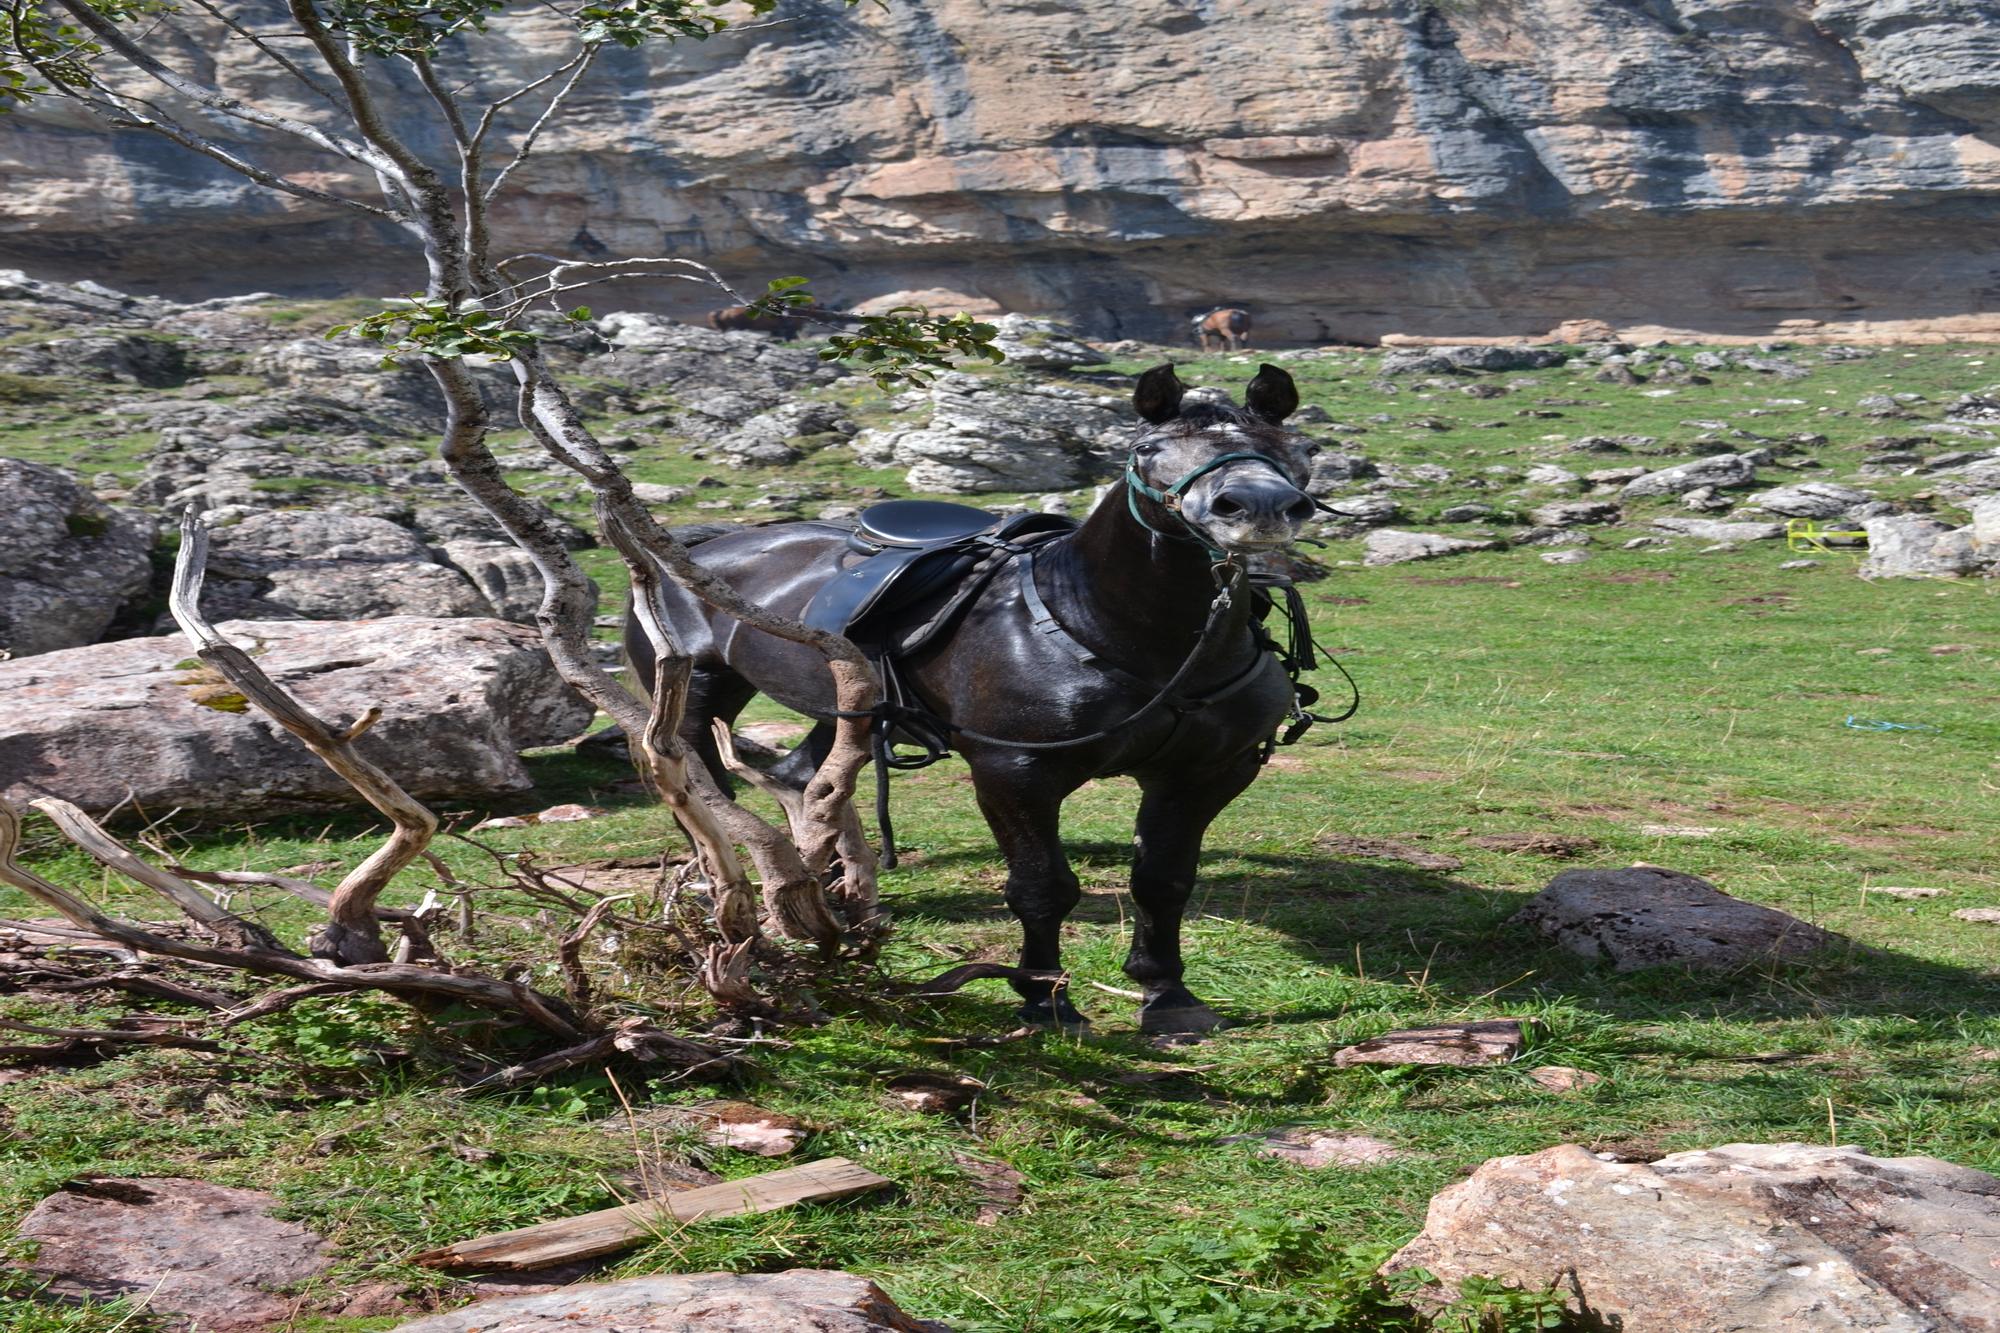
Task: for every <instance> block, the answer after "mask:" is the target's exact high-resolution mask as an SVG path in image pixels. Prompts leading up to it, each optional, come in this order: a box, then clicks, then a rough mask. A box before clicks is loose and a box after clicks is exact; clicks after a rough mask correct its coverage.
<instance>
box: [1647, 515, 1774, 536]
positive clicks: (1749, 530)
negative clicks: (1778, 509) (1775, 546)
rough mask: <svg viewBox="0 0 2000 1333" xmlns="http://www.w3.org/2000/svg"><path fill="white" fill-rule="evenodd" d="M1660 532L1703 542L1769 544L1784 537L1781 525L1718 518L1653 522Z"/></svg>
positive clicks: (1668, 519) (1669, 518) (1674, 519)
mask: <svg viewBox="0 0 2000 1333" xmlns="http://www.w3.org/2000/svg"><path fill="white" fill-rule="evenodd" d="M1653 526H1654V527H1655V528H1657V529H1658V530H1659V531H1661V532H1671V533H1672V534H1674V536H1676V537H1699V538H1700V539H1701V540H1702V541H1705V542H1770V541H1777V540H1778V539H1779V538H1781V537H1783V536H1784V535H1785V525H1784V524H1782V523H1729V522H1725V521H1723V520H1722V519H1718V518H1674V517H1668V516H1662V517H1660V518H1656V519H1654V520H1653Z"/></svg>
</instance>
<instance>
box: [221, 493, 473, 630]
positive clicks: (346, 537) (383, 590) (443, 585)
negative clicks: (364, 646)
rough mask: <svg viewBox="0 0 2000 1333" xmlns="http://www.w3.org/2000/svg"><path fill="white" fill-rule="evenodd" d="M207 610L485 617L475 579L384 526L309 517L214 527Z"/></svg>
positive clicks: (285, 514) (249, 615) (269, 516)
mask: <svg viewBox="0 0 2000 1333" xmlns="http://www.w3.org/2000/svg"><path fill="white" fill-rule="evenodd" d="M212 541H213V544H212V547H211V550H210V555H209V564H208V569H209V577H208V583H207V585H206V586H205V587H204V588H203V590H202V598H201V605H202V610H203V611H204V612H205V613H206V614H208V615H209V616H210V617H211V618H214V619H239V620H366V619H370V618H373V617H376V616H485V615H491V614H493V611H494V608H493V607H492V606H491V605H490V604H489V603H488V602H487V600H486V598H485V597H483V596H482V595H481V594H480V591H479V589H478V588H476V587H474V586H473V585H472V583H471V581H470V580H468V579H467V578H466V577H465V575H464V574H462V573H460V572H459V571H458V570H456V569H453V568H451V567H450V566H448V565H441V564H438V563H437V562H436V561H435V560H433V559H432V558H431V553H430V551H429V550H427V549H426V548H425V547H424V544H423V543H422V542H421V541H419V540H417V538H416V535H415V534H413V533H412V532H410V531H409V530H408V529H407V528H402V527H398V526H397V525H396V524H394V523H391V522H389V521H388V520H386V519H380V518H363V517H360V516H358V515H352V514H326V513H313V512H310V511H306V510H285V511H276V510H274V511H270V512H266V513H259V514H253V515H251V516H250V517H248V518H246V519H244V520H243V521H242V522H241V523H237V524H234V525H232V526H227V527H220V528H217V529H215V531H214V534H213V539H212Z"/></svg>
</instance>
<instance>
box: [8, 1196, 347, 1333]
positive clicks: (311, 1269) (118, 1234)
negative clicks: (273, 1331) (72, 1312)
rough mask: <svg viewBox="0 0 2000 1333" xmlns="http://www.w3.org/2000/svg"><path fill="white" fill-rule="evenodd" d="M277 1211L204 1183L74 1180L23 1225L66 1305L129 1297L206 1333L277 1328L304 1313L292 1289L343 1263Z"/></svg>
mask: <svg viewBox="0 0 2000 1333" xmlns="http://www.w3.org/2000/svg"><path fill="white" fill-rule="evenodd" d="M277 1204H278V1201H277V1199H275V1198H273V1197H272V1196H271V1195H269V1194H261V1193H258V1192H257V1191H255V1190H239V1189H229V1188H227V1187H225V1186H222V1185H211V1184H209V1183H208V1182H207V1181H202V1180H180V1179H175V1178H172V1177H138V1178H133V1179H91V1180H76V1181H71V1182H70V1183H69V1184H68V1185H66V1186H64V1188H63V1191H62V1192H61V1193H59V1194H51V1195H50V1196H49V1197H48V1198H46V1199H43V1200H42V1201H41V1202H40V1203H38V1204H36V1205H35V1207H34V1209H33V1211H31V1212H30V1213H29V1214H28V1215H27V1217H25V1218H23V1219H22V1221H21V1227H20V1231H19V1235H20V1237H21V1239H23V1240H31V1241H34V1242H35V1243H36V1246H37V1249H36V1252H35V1258H34V1259H33V1260H32V1261H30V1262H29V1263H27V1264H26V1265H24V1267H25V1268H26V1269H27V1271H29V1272H31V1273H36V1274H39V1275H41V1276H43V1277H46V1278H49V1279H51V1282H50V1289H51V1290H52V1291H54V1292H55V1293H57V1294H58V1295H63V1296H71V1297H79V1298H90V1299H96V1300H112V1299H114V1298H116V1297H119V1296H124V1297H128V1298H130V1299H132V1300H134V1301H143V1302H144V1304H145V1306H146V1308H147V1309H148V1310H149V1311H151V1312H153V1313H155V1314H158V1315H165V1316H167V1317H168V1319H167V1322H168V1323H170V1324H173V1325H176V1326H181V1327H188V1326H192V1327H193V1328H195V1329H198V1330H201V1333H232V1331H233V1330H247V1329H263V1328H270V1327H273V1326H275V1325H278V1324H282V1323H285V1322H286V1321H287V1320H289V1319H291V1318H292V1317H293V1316H294V1315H295V1314H296V1313H297V1308H298V1300H297V1298H296V1297H294V1296H288V1295H285V1294H284V1292H285V1291H286V1289H287V1288H290V1287H295V1286H297V1285H299V1284H300V1283H303V1282H308V1281H310V1280H312V1279H313V1278H315V1277H318V1276H319V1275H320V1274H322V1273H324V1272H325V1271H326V1270H327V1268H328V1267H329V1266H330V1264H331V1260H332V1256H331V1253H330V1249H329V1246H328V1245H327V1243H326V1241H325V1240H323V1239H321V1238H320V1237H319V1236H317V1235H315V1234H314V1233H313V1232H311V1231H308V1230H307V1229H306V1228H304V1227H302V1226H300V1225H298V1224H297V1223H295V1222H281V1221H279V1220H278V1219H277V1218H274V1217H272V1216H271V1210H272V1209H273V1208H275V1207H277Z"/></svg>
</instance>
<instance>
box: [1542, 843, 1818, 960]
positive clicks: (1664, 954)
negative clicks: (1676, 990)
mask: <svg viewBox="0 0 2000 1333" xmlns="http://www.w3.org/2000/svg"><path fill="white" fill-rule="evenodd" d="M1509 924H1512V925H1520V926H1527V927H1529V928H1531V929H1533V930H1535V931H1536V932H1538V933H1539V934H1541V935H1544V936H1546V937H1547V938H1549V939H1550V940H1552V941H1554V942H1555V943H1556V944H1558V945H1560V946H1562V947H1563V948H1564V949H1567V950H1568V951H1569V952H1571V953H1573V954H1578V955H1581V956H1582V957H1585V958H1594V959H1602V960H1604V961H1606V962H1609V963H1610V964H1612V966H1613V967H1615V968H1616V969H1617V970H1618V971H1620V972H1632V971H1636V970H1638V969H1640V968H1646V967H1661V966H1667V965H1673V966H1680V967H1700V968H1726V967H1740V966H1742V965H1743V964H1745V963H1750V962H1756V961H1759V960H1761V959H1767V958H1792V957H1799V956H1802V955H1805V954H1810V953H1814V952H1816V951H1818V950H1820V949H1824V948H1827V947H1829V946H1830V945H1833V944H1837V943H1839V942H1840V937H1839V936H1838V935H1834V934H1831V933H1830V932H1828V931H1824V930H1821V929H1820V928H1819V927H1817V926H1809V925H1807V924H1806V923H1805V922H1803V921H1800V920H1798V919H1797V918H1796V917H1791V916H1787V915H1786V914H1785V913H1783V912H1780V911H1778V910H1777V909H1776V908H1773V907H1761V906H1759V905H1758V904H1756V903H1746V902H1744V901H1743V900H1742V899H1740V898H1732V897H1730V896H1729V895H1728V894H1726V893H1724V892H1723V891H1722V890H1721V889H1718V888H1716V887H1715V886H1714V885H1713V884H1710V883H1709V882H1708V881H1707V880H1705V879H1700V878H1698V877H1696V876H1694V875H1684V874H1682V873H1680V872H1679V871H1677V870H1667V869H1665V868H1663V867H1661V866H1631V867H1629V868H1626V869H1623V870H1565V871H1563V872H1562V873H1561V874H1559V875H1557V876H1556V877H1555V878H1554V879H1552V880H1550V881H1549V884H1548V887H1547V888H1545V889H1543V890H1542V891H1541V892H1540V893H1538V894H1536V895H1535V896H1534V897H1533V898H1531V899H1529V900H1528V904H1527V906H1525V907H1523V908H1522V909H1521V910H1520V911H1518V912H1516V913H1515V914H1514V916H1513V917H1512V919H1511V921H1510V923H1509Z"/></svg>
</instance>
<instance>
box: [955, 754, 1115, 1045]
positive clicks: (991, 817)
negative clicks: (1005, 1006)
mask: <svg viewBox="0 0 2000 1333" xmlns="http://www.w3.org/2000/svg"><path fill="white" fill-rule="evenodd" d="M1043 777H1044V775H1042V774H1039V773H1035V772H1030V771H1023V769H1021V768H1018V767H1009V768H1007V769H1004V770H998V771H996V770H993V769H988V770H981V769H979V768H977V767H975V768H974V770H973V783H974V790H975V791H976V792H977V793H978V796H979V810H980V813H981V814H983V815H985V816H986V823H987V825H988V827H990V828H991V829H992V830H993V840H994V841H995V842H996V843H998V844H999V846H1000V853H1001V855H1002V856H1005V857H1006V858H1007V906H1008V907H1009V908H1010V909H1012V911H1013V913H1014V915H1015V917H1017V918H1018V919H1019V920H1020V922H1021V966H1022V967H1023V968H1024V969H1027V970H1029V971H1034V972H1058V971H1060V970H1061V969H1062V943H1061V936H1062V923H1063V921H1064V919H1066V918H1067V917H1068V916H1069V914H1070V913H1071V912H1073V911H1075V910H1076V905H1077V903H1078V902H1079V901H1080V900H1081V899H1082V897H1083V891H1082V888H1081V886H1080V885H1079V884H1078V882H1077V878H1076V872H1075V871H1073V870H1071V869H1070V868H1069V858H1068V857H1067V856H1065V855H1064V854H1063V845H1062V827H1061V825H1062V803H1063V798H1064V797H1066V796H1068V795H1069V793H1070V791H1071V790H1073V787H1074V784H1072V785H1071V786H1070V787H1065V788H1063V789H1061V790H1054V789H1052V784H1050V783H1048V782H1047V781H1045V780H1041V779H1043ZM1055 785H1060V784H1055ZM1013 986H1014V989H1015V990H1016V991H1018V992H1019V993H1020V995H1021V1000H1022V1004H1021V1017H1022V1019H1023V1020H1025V1021H1027V1022H1029V1023H1042V1024H1056V1025H1061V1026H1063V1027H1074V1026H1080V1025H1082V1024H1084V1023H1087V1022H1089V1021H1090V1020H1089V1019H1087V1018H1085V1017H1084V1016H1083V1015H1082V1014H1081V1013H1079V1012H1077V1008H1076V1006H1075V1005H1074V1004H1072V1003H1071V1002H1070V998H1069V988H1068V987H1067V986H1064V985H1061V984H1059V983H1057V982H1054V981H1016V982H1014V983H1013Z"/></svg>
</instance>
